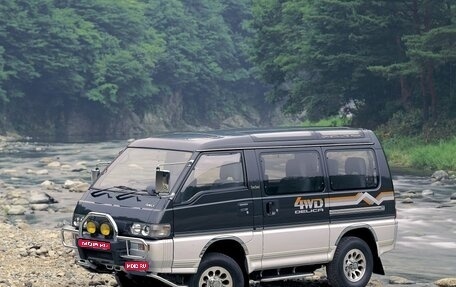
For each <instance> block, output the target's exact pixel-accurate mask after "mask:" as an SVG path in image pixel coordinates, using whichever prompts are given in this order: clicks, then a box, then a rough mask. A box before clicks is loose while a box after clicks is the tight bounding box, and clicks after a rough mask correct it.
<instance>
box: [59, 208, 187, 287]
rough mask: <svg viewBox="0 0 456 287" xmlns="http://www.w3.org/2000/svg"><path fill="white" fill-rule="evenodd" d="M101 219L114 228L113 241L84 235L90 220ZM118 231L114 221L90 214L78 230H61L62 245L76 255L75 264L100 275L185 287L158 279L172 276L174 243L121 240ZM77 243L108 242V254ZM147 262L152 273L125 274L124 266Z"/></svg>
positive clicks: (72, 228)
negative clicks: (129, 276) (142, 278)
mask: <svg viewBox="0 0 456 287" xmlns="http://www.w3.org/2000/svg"><path fill="white" fill-rule="evenodd" d="M94 217H95V218H102V219H103V220H107V221H108V222H109V223H110V224H111V226H112V227H113V236H112V238H110V239H100V238H93V237H92V236H91V235H90V234H88V233H87V232H84V230H83V228H82V227H83V225H84V223H85V222H86V221H87V220H88V219H89V218H94ZM118 233H119V232H118V228H117V225H116V222H115V221H114V219H113V218H112V217H111V216H110V215H109V214H105V213H97V212H90V213H89V214H87V215H86V216H85V217H84V219H83V220H82V221H81V223H80V225H79V229H76V228H74V227H73V226H64V227H63V228H62V229H61V239H62V244H63V245H64V246H65V247H68V248H72V249H74V250H75V251H76V262H77V263H78V264H79V265H80V266H82V267H84V268H86V269H88V270H90V271H92V272H97V273H112V272H125V273H130V274H132V275H138V276H147V277H151V278H155V279H157V280H159V281H161V282H163V283H165V284H167V285H168V286H172V287H179V286H180V287H182V286H181V285H176V284H174V283H173V282H171V281H168V280H167V279H165V278H163V277H162V276H159V275H158V274H170V273H172V270H171V265H172V256H173V243H172V240H171V239H165V240H153V241H152V240H151V241H148V240H147V241H146V240H144V239H142V238H136V237H128V236H119V235H118ZM78 239H89V240H98V241H104V242H109V244H110V249H109V251H105V250H94V249H88V248H81V247H79V246H78V244H77V242H78ZM132 261H137V262H147V263H148V265H149V269H148V270H145V271H128V270H125V266H124V265H125V262H132Z"/></svg>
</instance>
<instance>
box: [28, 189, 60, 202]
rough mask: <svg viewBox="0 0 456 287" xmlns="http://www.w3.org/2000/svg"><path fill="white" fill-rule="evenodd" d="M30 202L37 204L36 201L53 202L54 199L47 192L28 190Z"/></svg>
mask: <svg viewBox="0 0 456 287" xmlns="http://www.w3.org/2000/svg"><path fill="white" fill-rule="evenodd" d="M29 201H30V204H38V203H54V202H55V200H54V198H52V197H51V196H49V195H48V194H46V193H44V192H42V191H31V192H30V198H29Z"/></svg>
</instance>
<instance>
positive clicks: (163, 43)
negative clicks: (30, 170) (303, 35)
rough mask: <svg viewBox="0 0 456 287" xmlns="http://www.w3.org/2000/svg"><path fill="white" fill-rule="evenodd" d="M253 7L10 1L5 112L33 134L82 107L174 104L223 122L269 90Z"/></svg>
mask: <svg viewBox="0 0 456 287" xmlns="http://www.w3.org/2000/svg"><path fill="white" fill-rule="evenodd" d="M250 5H251V4H250V1H249V0H242V1H233V0H218V1H213V0H192V1H181V0H167V1H165V0H118V1H111V0H43V1H33V0H11V1H3V2H2V4H0V105H1V107H2V108H3V109H2V110H3V111H6V112H4V113H6V116H7V117H8V118H10V119H11V120H12V121H13V122H14V123H15V125H16V126H18V127H29V128H30V127H32V126H33V125H35V124H36V125H39V124H40V123H39V122H37V120H38V119H40V120H41V124H43V125H48V126H54V127H55V128H58V126H59V125H60V126H61V125H64V123H65V121H67V119H68V117H67V116H68V115H69V114H71V113H73V112H75V111H78V110H82V109H83V110H86V111H87V112H88V113H91V114H97V115H102V117H103V116H104V118H105V119H108V118H112V117H116V118H119V116H122V115H124V114H125V115H128V114H129V113H136V114H139V115H141V114H142V113H144V112H147V111H151V110H154V109H155V110H156V109H158V108H159V107H160V106H166V107H169V106H170V105H175V106H178V108H176V109H175V110H171V109H167V111H169V112H171V113H176V120H177V121H182V120H183V119H182V117H186V119H185V120H187V121H188V122H190V123H198V122H199V123H206V122H207V121H208V120H216V119H219V118H222V117H226V116H227V115H229V114H230V113H233V111H236V106H237V105H238V102H240V101H242V102H252V101H254V100H255V99H257V98H259V97H261V93H262V89H261V86H260V85H259V83H258V82H257V81H256V80H255V79H254V78H253V76H252V73H251V71H250V70H251V64H250V62H249V61H248V55H247V52H246V50H247V48H246V47H247V44H246V43H247V40H246V39H247V37H248V36H249V35H250V34H249V33H250V32H249V30H248V29H247V28H246V25H245V21H248V20H249V18H250V17H251V12H250ZM179 106H180V107H179ZM184 106H185V113H184V112H183V107H184ZM24 114H25V115H26V116H23V115H24ZM37 114H39V116H38V115H37ZM49 123H51V124H49ZM176 124H177V122H176V123H171V125H176ZM32 128H34V127H32Z"/></svg>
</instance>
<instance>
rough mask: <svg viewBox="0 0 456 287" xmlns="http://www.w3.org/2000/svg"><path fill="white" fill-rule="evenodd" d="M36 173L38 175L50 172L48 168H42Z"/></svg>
mask: <svg viewBox="0 0 456 287" xmlns="http://www.w3.org/2000/svg"><path fill="white" fill-rule="evenodd" d="M35 173H36V175H47V174H49V171H48V170H47V169H40V170H37V171H36V172H35Z"/></svg>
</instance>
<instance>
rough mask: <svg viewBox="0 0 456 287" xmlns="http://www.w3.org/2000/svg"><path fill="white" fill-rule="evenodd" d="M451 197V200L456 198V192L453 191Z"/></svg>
mask: <svg viewBox="0 0 456 287" xmlns="http://www.w3.org/2000/svg"><path fill="white" fill-rule="evenodd" d="M450 199H451V200H456V192H455V193H453V194H452V195H451V196H450Z"/></svg>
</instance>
